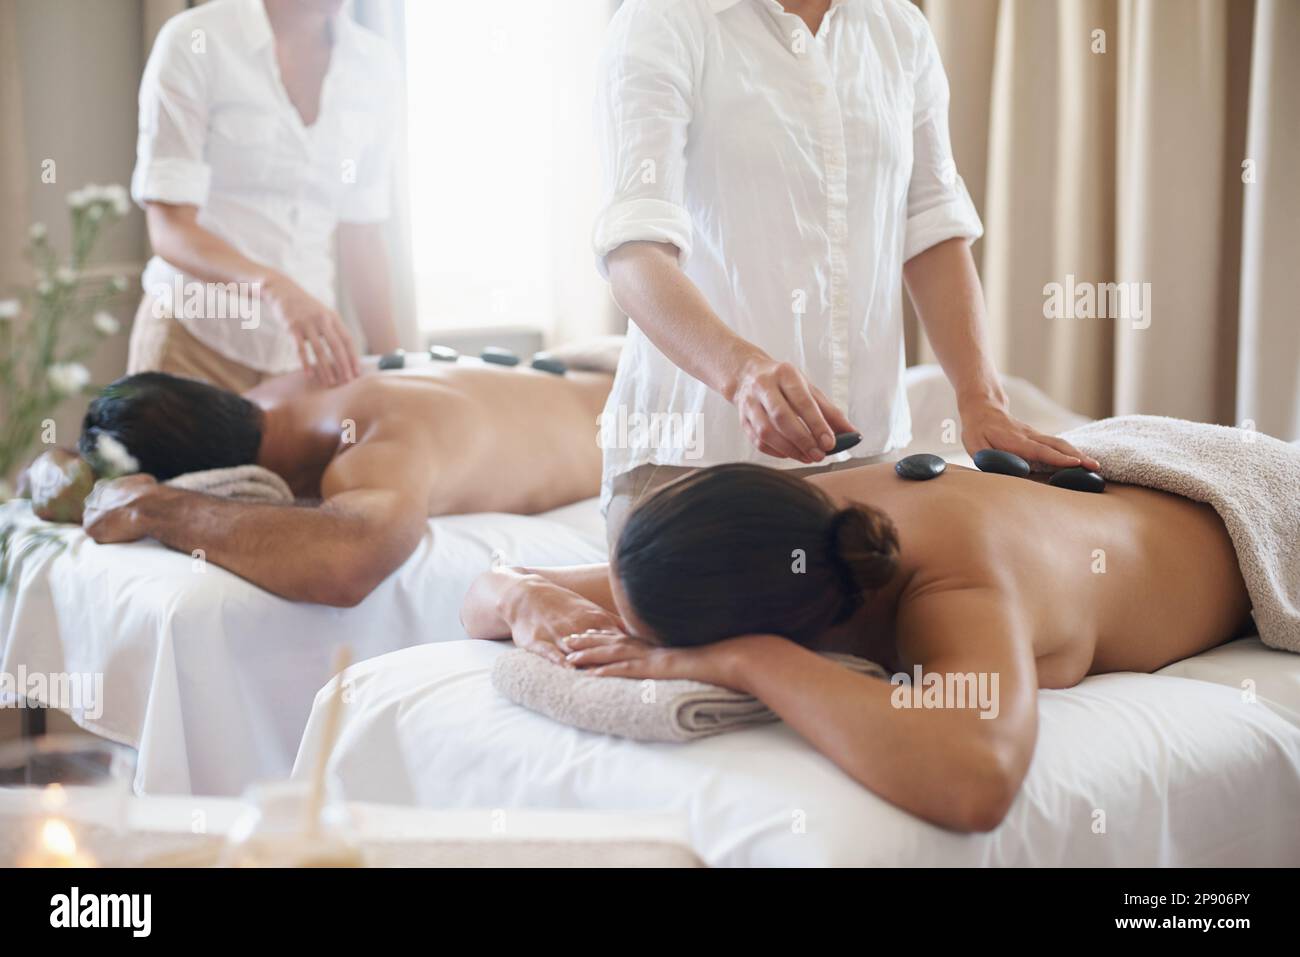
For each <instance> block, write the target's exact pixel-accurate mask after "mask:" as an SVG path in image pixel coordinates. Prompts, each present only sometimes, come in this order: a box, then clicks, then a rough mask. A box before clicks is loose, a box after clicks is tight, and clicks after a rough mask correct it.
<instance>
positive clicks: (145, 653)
mask: <svg viewBox="0 0 1300 957" xmlns="http://www.w3.org/2000/svg"><path fill="white" fill-rule="evenodd" d="M907 383H908V402H909V405H910V406H911V412H912V421H913V435H914V437H915V440H914V442H913V444H912V446H911V447H910V448H909V451H913V452H921V451H925V452H935V453H937V454H940V455H943V456H944V457H945V458H948V459H949V460H951V461H954V462H961V463H964V464H969V463H970V460H969V459H968V458H967V457H966V455H965V453H964V452H963V451H962V450H961V447H960V446H959V445H953V444H951V443H946V442H945V439H946V438H949V437H951V436H952V435H953V434H954V433H953V431H952V429H951V428H949V426H948V424H947V423H949V422H955V421H956V416H957V406H956V401H955V399H954V397H953V394H952V390H951V388H950V387H949V386H948V384H947V381H946V380H945V379H944V377H943V373H942V371H941V370H940V369H939V368H938V367H937V366H933V365H929V366H916V367H914V368H911V369H909V370H907ZM1006 387H1007V392H1008V395H1009V396H1010V399H1011V405H1012V411H1013V412H1014V413H1016V414H1017V415H1019V416H1020V417H1021V418H1023V419H1024V420H1025V421H1027V422H1030V423H1031V424H1033V425H1034V426H1036V427H1037V428H1039V429H1042V430H1043V431H1046V432H1057V431H1061V430H1064V429H1066V428H1069V427H1071V426H1073V425H1077V424H1079V423H1080V422H1083V421H1085V420H1084V419H1083V418H1082V417H1080V416H1077V415H1075V414H1073V413H1071V412H1069V411H1068V410H1066V409H1063V408H1061V407H1060V406H1059V405H1057V404H1055V403H1054V402H1052V401H1051V400H1050V399H1048V398H1047V396H1045V395H1044V394H1043V393H1042V392H1040V391H1039V390H1037V389H1035V388H1034V387H1033V386H1031V385H1029V384H1028V383H1027V382H1024V381H1023V380H1020V379H1008V380H1007V383H1006ZM26 509H27V506H26V504H24V503H13V504H10V505H6V506H0V527H2V526H3V525H4V524H6V523H7V521H8V520H9V519H10V518H11V517H12V516H14V515H18V514H21V513H23V512H24V510H26ZM26 515H27V520H28V521H31V518H30V512H27V513H26ZM429 529H430V531H429V533H427V534H426V535H425V537H424V540H423V541H422V542H421V543H420V546H419V548H418V549H417V550H416V552H415V554H414V555H413V556H412V557H411V558H410V559H409V560H408V561H407V562H406V564H405V565H403V566H402V568H401V569H400V570H399V571H398V572H397V573H395V574H394V575H393V576H392V577H391V578H389V580H388V581H386V582H385V583H384V584H383V585H381V586H380V588H379V589H378V590H377V591H376V592H375V593H374V594H372V595H371V596H370V597H369V598H367V599H366V601H365V602H363V603H362V604H361V605H360V606H358V607H357V608H353V609H343V610H337V609H330V608H322V607H317V606H311V605H305V604H295V603H292V602H286V601H284V600H282V599H279V598H276V597H274V596H272V595H269V594H267V593H266V592H264V591H262V590H261V589H259V588H255V587H254V586H252V585H250V584H249V583H247V582H245V581H243V580H242V579H240V578H238V577H236V576H234V575H231V574H229V573H228V572H225V571H223V570H222V569H220V568H217V567H215V566H211V565H209V566H208V569H207V572H206V573H204V574H201V575H200V574H195V573H194V571H193V570H192V569H193V563H192V562H191V561H190V559H189V558H188V557H187V556H185V555H180V554H177V553H175V552H170V551H167V550H166V549H164V548H162V547H160V546H158V545H156V544H154V543H149V542H141V543H135V544H131V545H110V546H101V545H96V544H94V543H93V542H91V541H89V540H88V539H87V538H86V537H85V536H84V535H83V534H81V532H80V531H78V530H76V529H71V528H65V529H64V530H63V531H62V532H61V533H60V534H61V535H63V536H64V537H65V538H66V539H67V541H68V547H67V548H66V549H65V550H64V551H63V552H62V553H60V554H58V555H57V556H55V555H54V554H53V553H52V552H49V551H45V550H42V551H38V552H37V553H35V554H33V555H32V556H31V557H30V558H29V559H28V560H27V561H26V562H24V563H23V566H22V573H21V575H20V577H19V579H18V582H17V587H16V588H14V587H10V588H8V589H3V590H0V670H4V671H7V672H9V673H10V674H16V673H17V670H18V668H19V666H23V667H25V668H26V669H27V671H28V672H29V673H38V672H39V673H60V672H68V671H74V672H82V673H92V674H93V673H98V674H102V675H104V690H105V698H106V699H107V701H106V709H105V711H104V714H103V715H102V716H101V717H100V718H98V719H97V720H93V719H90V718H87V717H86V716H84V715H80V714H75V713H74V714H73V715H72V716H73V719H74V720H76V721H77V722H78V723H79V724H81V725H82V726H83V727H85V728H87V729H88V730H91V731H93V732H95V733H97V734H100V735H103V736H104V737H107V738H111V739H113V740H116V741H120V742H123V743H125V744H128V745H131V746H132V747H137V748H139V750H140V755H139V765H138V768H139V769H138V772H137V776H136V785H137V787H138V788H140V789H142V790H144V791H146V792H149V793H159V794H165V793H195V794H217V795H222V794H226V795H228V794H236V793H239V792H240V791H242V790H243V789H244V788H245V787H246V786H247V785H248V784H249V783H251V782H252V781H254V780H258V779H264V778H274V777H283V776H284V775H285V774H287V773H288V771H289V768H290V764H291V762H292V760H293V755H294V753H295V750H296V747H297V744H298V739H299V736H300V734H301V732H302V727H303V724H304V723H305V722H306V720H307V715H308V713H309V711H310V708H311V700H312V695H314V694H315V692H316V690H317V689H318V688H319V687H320V686H321V684H323V683H324V681H325V679H326V677H327V676H328V674H329V667H330V661H331V660H332V656H333V654H334V649H335V648H336V647H337V646H338V645H339V644H341V643H344V642H347V643H348V644H349V645H351V647H352V651H353V655H354V658H355V659H356V660H362V659H365V658H368V657H371V656H373V655H378V654H383V653H384V652H387V651H392V650H394V649H397V648H403V647H406V646H408V645H415V644H421V643H423V642H428V641H444V640H453V639H456V638H463V637H464V632H463V631H462V630H461V627H460V616H459V608H460V601H461V598H462V597H463V596H464V593H465V589H466V588H467V587H468V585H469V583H470V581H471V580H472V579H473V577H474V576H475V575H476V574H478V572H479V571H481V570H482V569H484V568H486V567H487V565H488V563H489V560H490V556H491V555H492V553H493V551H494V550H496V551H499V552H500V553H501V554H502V556H503V557H504V558H505V559H506V560H507V561H518V562H524V563H529V564H535V565H562V564H570V563H575V562H593V561H603V560H604V556H605V547H604V523H603V520H602V519H601V516H600V514H599V512H598V510H597V506H596V502H595V500H594V499H593V500H591V501H588V502H579V503H577V504H575V505H571V506H568V507H566V508H562V509H558V510H556V511H555V512H552V513H550V514H549V515H548V516H539V517H535V518H526V517H522V516H513V515H463V516H456V517H451V518H442V519H433V520H431V521H430V523H429Z"/></svg>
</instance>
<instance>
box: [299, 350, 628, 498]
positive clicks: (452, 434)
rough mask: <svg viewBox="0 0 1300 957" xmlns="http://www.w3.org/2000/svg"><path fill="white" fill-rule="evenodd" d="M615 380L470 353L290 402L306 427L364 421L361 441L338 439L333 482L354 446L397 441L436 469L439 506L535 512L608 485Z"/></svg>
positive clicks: (433, 487) (433, 488) (335, 430)
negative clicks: (603, 474) (602, 436)
mask: <svg viewBox="0 0 1300 957" xmlns="http://www.w3.org/2000/svg"><path fill="white" fill-rule="evenodd" d="M611 381H612V378H611V377H610V376H609V375H605V374H601V373H594V372H569V373H567V374H565V375H563V376H557V375H553V374H551V373H545V372H538V371H536V370H533V369H528V368H503V367H500V366H491V365H487V364H485V363H482V362H479V361H478V360H474V359H462V360H460V361H459V362H457V363H455V364H450V363H449V364H442V363H434V364H430V365H426V366H422V367H418V368H415V369H410V370H402V371H389V372H382V373H373V374H367V375H363V376H361V377H360V378H358V379H356V380H354V381H353V382H351V383H349V384H347V385H345V386H341V387H339V388H335V389H329V390H322V391H315V392H308V393H306V394H300V395H297V396H295V397H293V398H291V399H289V400H288V402H290V403H292V404H293V405H294V406H295V418H297V419H298V420H299V421H300V423H301V424H302V427H304V428H309V429H313V430H319V431H322V432H327V433H329V434H331V435H338V434H341V432H340V429H341V423H345V422H348V421H351V422H352V423H355V433H354V438H355V442H352V443H349V442H348V441H346V440H344V441H341V442H340V443H339V446H338V451H337V454H336V456H335V459H334V461H333V462H332V463H331V465H330V468H329V469H327V470H326V473H325V477H324V479H323V484H324V485H328V483H329V479H330V470H331V469H333V470H335V471H337V470H338V469H340V468H342V467H344V466H345V465H346V462H347V459H348V456H349V454H351V452H352V451H353V450H355V449H360V448H363V447H365V446H366V445H367V443H374V442H381V441H382V442H393V443H396V444H398V445H400V446H401V447H402V448H403V449H404V450H405V452H404V455H407V456H414V457H417V458H419V459H420V460H421V461H420V462H419V463H417V466H423V467H425V468H427V469H428V470H429V474H430V475H431V476H432V480H431V481H430V482H429V483H428V487H429V489H430V492H429V496H428V511H429V514H430V515H447V514H457V513H464V512H487V511H501V512H516V513H522V514H531V513H536V512H541V511H545V510H547V509H551V508H556V507H559V506H561V505H565V504H568V503H570V502H574V501H578V500H580V499H583V498H589V497H591V496H593V495H595V494H597V492H598V491H599V489H600V470H601V450H600V448H599V446H598V445H597V442H596V436H597V429H596V417H597V416H598V415H599V414H600V412H601V410H602V408H603V407H604V403H605V398H606V396H607V395H608V394H609V387H610V383H611Z"/></svg>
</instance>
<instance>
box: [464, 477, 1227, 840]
mask: <svg viewBox="0 0 1300 957" xmlns="http://www.w3.org/2000/svg"><path fill="white" fill-rule="evenodd" d="M1098 554H1102V555H1104V556H1105V559H1106V561H1107V562H1108V567H1107V568H1104V569H1102V571H1103V572H1105V573H1098V568H1097V565H1096V562H1097V556H1098ZM1250 610H1251V602H1250V598H1249V596H1248V594H1247V590H1246V585H1245V583H1244V581H1243V577H1242V573H1241V570H1240V567H1239V565H1238V561H1237V555H1236V552H1235V551H1234V547H1233V544H1232V541H1231V539H1230V538H1229V535H1228V532H1227V530H1226V528H1225V526H1224V523H1223V521H1222V520H1221V519H1220V518H1219V516H1218V514H1217V513H1216V512H1215V510H1214V509H1213V508H1212V507H1211V506H1209V505H1205V504H1200V503H1197V502H1193V501H1190V500H1188V499H1186V498H1181V497H1179V496H1176V495H1171V494H1167V493H1165V492H1159V491H1154V490H1151V489H1148V488H1139V487H1137V486H1131V485H1119V484H1112V485H1111V486H1109V487H1108V488H1107V490H1106V492H1105V494H1102V495H1090V494H1082V493H1079V492H1073V491H1069V490H1067V489H1060V488H1054V487H1051V486H1049V485H1047V484H1044V483H1042V482H1038V481H1028V480H1025V479H1020V478H1011V477H1008V476H1004V475H991V474H986V473H983V472H977V471H974V470H971V469H964V468H958V467H956V466H949V467H948V470H947V472H946V473H945V474H944V475H943V477H942V478H941V479H939V480H937V481H931V482H908V481H903V480H901V479H900V478H899V477H898V475H896V474H895V472H894V468H893V466H892V465H889V464H881V465H869V466H864V467H861V468H856V469H847V470H844V471H839V472H830V473H826V474H822V475H816V476H814V477H812V478H808V479H800V478H797V477H792V476H790V475H789V474H786V473H783V472H779V471H776V470H772V469H765V468H762V467H760V466H756V465H721V466H715V467H713V468H706V469H701V470H699V471H698V472H695V473H692V474H690V475H688V476H686V477H684V478H681V479H678V480H677V481H675V482H673V483H671V484H668V485H666V486H664V487H663V488H661V489H659V490H658V491H657V492H654V493H653V494H652V495H650V496H649V497H648V498H646V499H645V500H644V501H643V502H642V503H641V504H640V505H638V506H637V507H636V508H635V509H634V510H633V511H632V513H631V515H630V517H629V519H628V522H627V524H626V526H625V527H624V528H623V531H622V534H621V535H620V537H619V540H618V542H617V545H616V547H615V549H614V551H613V553H612V564H610V565H589V566H583V567H578V568H570V569H532V570H530V569H509V568H500V569H495V570H493V571H490V572H486V573H484V574H483V575H482V576H481V577H480V578H479V579H478V580H477V581H476V582H475V584H474V585H473V587H472V588H471V589H470V592H469V594H468V596H467V597H466V600H465V604H464V607H463V609H462V612H461V618H462V621H463V622H464V624H465V628H466V631H467V633H468V634H469V635H470V637H474V638H505V637H513V638H514V640H515V642H516V643H517V644H519V645H520V646H521V647H524V648H527V649H529V650H531V651H534V652H536V653H538V654H541V655H543V656H545V657H547V658H549V659H550V660H552V661H554V662H556V663H558V664H563V665H565V666H568V667H575V668H582V669H590V670H592V671H593V672H594V673H595V674H598V675H611V676H617V677H624V678H636V679H660V678H662V679H673V678H690V679H695V680H698V681H704V682H707V683H710V684H715V685H720V686H723V687H728V688H734V689H736V690H739V691H743V692H747V693H749V694H751V695H753V696H755V697H756V698H758V699H759V700H761V701H762V702H763V703H764V704H765V705H767V706H768V707H769V708H771V710H772V711H774V712H775V713H776V714H777V715H778V716H779V717H780V718H782V719H783V720H784V721H785V722H786V723H787V724H789V725H790V726H791V727H793V728H794V729H795V730H796V731H798V732H799V733H800V734H801V735H803V737H804V738H805V739H806V740H807V741H808V742H809V743H810V744H812V745H813V746H814V747H816V748H817V749H818V750H820V751H821V752H822V753H824V754H825V755H826V756H827V757H829V758H830V759H831V760H833V761H834V762H835V763H836V764H837V765H839V767H840V768H841V769H842V770H843V771H844V772H845V773H846V774H848V775H850V776H851V777H853V778H854V779H855V780H857V781H858V782H859V783H861V784H862V785H864V786H865V787H867V788H869V789H870V790H872V791H874V792H875V793H876V794H878V795H879V796H880V797H882V798H884V799H885V800H888V801H890V802H892V803H894V804H896V805H898V806H899V807H902V808H903V809H905V810H907V811H910V812H912V813H913V814H916V815H918V816H919V817H922V818H924V819H926V820H928V821H931V822H933V823H936V824H939V825H942V826H945V827H949V828H953V829H957V830H967V831H969V830H989V829H992V828H993V827H995V826H997V824H998V823H999V822H1000V821H1001V820H1002V819H1003V817H1004V816H1005V815H1006V813H1007V811H1008V809H1009V808H1010V805H1011V802H1012V801H1013V800H1014V798H1015V796H1016V794H1017V792H1018V791H1019V788H1020V784H1021V782H1022V780H1023V779H1024V776H1025V773H1026V771H1027V769H1028V766H1029V761H1030V758H1031V756H1032V755H1033V751H1034V742H1035V736H1036V732H1037V721H1038V708H1037V694H1036V692H1037V689H1039V688H1068V687H1070V686H1072V685H1075V684H1078V683H1079V682H1080V681H1082V680H1083V678H1084V677H1085V676H1087V675H1090V674H1099V673H1105V672H1116V671H1135V672H1151V671H1155V670H1156V669H1158V668H1161V667H1163V666H1164V665H1167V664H1169V663H1170V662H1173V661H1177V660H1180V659H1182V658H1187V657H1190V656H1191V655H1194V654H1197V653H1199V652H1202V651H1204V650H1206V649H1208V648H1211V647H1213V646H1215V645H1218V644H1220V643H1222V642H1224V641H1227V640H1229V639H1231V638H1233V637H1235V636H1238V635H1241V634H1243V632H1244V631H1245V629H1247V628H1249V626H1250V621H1251V619H1250ZM831 651H834V652H843V653H849V654H854V655H857V656H860V657H863V658H867V659H869V660H872V661H876V662H879V663H880V664H882V665H884V666H885V668H886V669H887V670H888V671H890V672H892V673H895V674H899V673H901V674H904V675H907V676H908V677H909V678H912V677H913V676H914V675H915V674H916V673H917V672H916V669H920V670H921V672H922V673H923V675H924V676H937V677H939V678H941V679H943V683H942V685H941V686H940V687H941V693H938V694H936V695H933V696H931V695H926V696H925V697H922V696H921V694H920V692H921V691H922V689H923V688H925V687H927V682H926V681H924V680H923V681H922V682H920V683H914V684H913V685H912V687H910V688H905V687H902V686H901V685H900V686H898V687H896V686H895V685H894V684H891V683H889V682H885V681H881V680H879V679H877V678H873V677H869V676H866V675H861V674H856V673H854V672H852V671H850V670H849V669H846V668H843V667H841V666H839V665H838V664H836V663H834V662H833V661H831V660H829V659H827V658H825V657H823V656H822V655H821V654H817V653H816V652H831ZM949 678H953V679H961V681H960V683H958V682H957V681H955V680H954V681H951V682H950V681H949V680H948V679H949ZM970 678H973V679H974V680H973V681H971V680H969V679H970ZM994 679H996V680H994ZM931 686H932V685H931ZM949 689H956V690H957V691H958V694H956V695H952V696H951V697H950V696H949V694H948V691H949ZM900 691H902V692H907V693H906V694H903V695H901V696H900V694H899V692H900ZM962 691H964V692H965V696H964V697H965V700H961V697H960V694H961V692H962ZM982 692H992V695H993V700H987V699H986V698H985V696H984V694H982Z"/></svg>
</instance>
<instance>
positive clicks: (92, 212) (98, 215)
mask: <svg viewBox="0 0 1300 957" xmlns="http://www.w3.org/2000/svg"><path fill="white" fill-rule="evenodd" d="M86 215H87V216H89V217H90V218H91V220H92V221H97V220H100V219H103V218H104V207H103V206H100V205H98V204H96V205H94V206H91V207H90V209H88V210H86Z"/></svg>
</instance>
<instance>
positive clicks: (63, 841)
mask: <svg viewBox="0 0 1300 957" xmlns="http://www.w3.org/2000/svg"><path fill="white" fill-rule="evenodd" d="M41 843H42V844H43V845H44V846H45V849H46V850H47V851H49V852H50V853H51V854H54V855H57V856H58V857H64V858H68V859H71V858H74V857H76V856H77V839H76V837H74V836H73V834H72V828H70V827H68V825H67V823H66V822H64V821H60V820H59V819H58V818H56V817H52V818H50V819H49V820H48V821H46V822H45V826H44V827H42V828H41Z"/></svg>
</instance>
